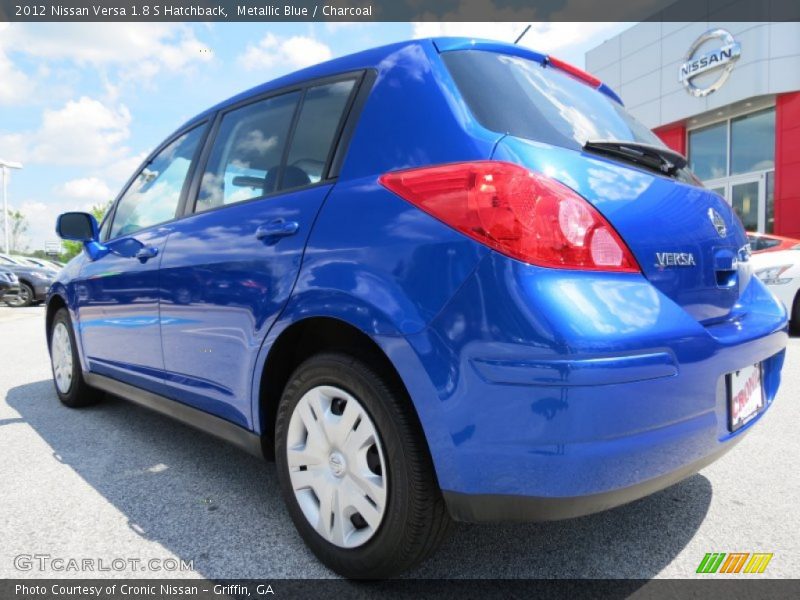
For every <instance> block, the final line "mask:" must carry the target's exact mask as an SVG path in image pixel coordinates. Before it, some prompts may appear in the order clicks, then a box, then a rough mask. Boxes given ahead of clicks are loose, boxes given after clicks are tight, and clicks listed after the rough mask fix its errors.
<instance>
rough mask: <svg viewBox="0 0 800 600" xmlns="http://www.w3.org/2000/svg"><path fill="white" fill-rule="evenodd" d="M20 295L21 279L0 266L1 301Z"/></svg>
mask: <svg viewBox="0 0 800 600" xmlns="http://www.w3.org/2000/svg"><path fill="white" fill-rule="evenodd" d="M17 294H19V279H17V276H16V275H15V274H14V272H13V271H9V270H8V269H6V268H5V267H3V266H0V300H2V301H5V298H6V297H8V298H12V297H15V296H17Z"/></svg>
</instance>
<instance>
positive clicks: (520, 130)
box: [442, 50, 664, 150]
mask: <svg viewBox="0 0 800 600" xmlns="http://www.w3.org/2000/svg"><path fill="white" fill-rule="evenodd" d="M442 58H443V60H444V62H445V64H446V65H447V68H448V69H449V71H450V73H451V74H452V76H453V79H454V80H455V82H456V85H457V86H458V89H459V91H460V92H461V95H462V96H463V97H464V100H465V101H466V103H467V105H468V106H469V108H470V110H471V111H472V113H473V114H474V115H475V118H476V119H477V120H478V121H479V122H480V123H481V125H483V126H484V127H486V128H487V129H491V130H492V131H497V132H499V133H508V134H510V135H513V136H515V137H521V138H526V139H529V140H535V141H538V142H544V143H547V144H552V145H554V146H561V147H565V148H571V149H575V150H578V149H580V148H582V147H583V145H584V144H585V143H586V142H587V141H588V140H621V141H626V142H630V141H635V142H640V143H645V144H653V145H657V146H663V145H664V144H663V143H662V142H661V140H659V138H658V137H657V136H656V135H655V134H654V133H652V132H651V131H650V130H649V129H648V128H647V127H645V126H644V125H642V124H641V123H639V122H638V121H637V120H636V119H635V118H634V117H633V116H632V115H631V114H630V113H628V111H626V110H625V108H624V107H623V106H621V105H620V104H619V103H617V102H615V101H614V100H612V99H611V98H609V97H608V96H606V95H605V94H603V93H601V92H598V91H597V90H595V89H593V88H591V87H589V86H588V85H586V84H584V83H581V82H580V81H578V80H576V79H574V78H572V77H570V76H569V75H567V74H565V73H563V72H561V71H559V70H558V69H554V68H550V67H544V66H542V64H540V63H538V62H536V61H532V60H528V59H525V58H519V57H517V56H509V55H506V54H498V53H496V52H485V51H481V50H462V51H455V52H446V53H444V54H443V55H442Z"/></svg>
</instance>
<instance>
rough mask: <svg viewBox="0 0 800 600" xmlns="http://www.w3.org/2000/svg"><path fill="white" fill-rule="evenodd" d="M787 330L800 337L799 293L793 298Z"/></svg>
mask: <svg viewBox="0 0 800 600" xmlns="http://www.w3.org/2000/svg"><path fill="white" fill-rule="evenodd" d="M789 319H790V321H789V328H790V329H792V331H793V332H794V333H796V334H798V335H800V291H799V292H797V295H796V296H795V297H794V303H793V306H792V313H791V314H790V315H789Z"/></svg>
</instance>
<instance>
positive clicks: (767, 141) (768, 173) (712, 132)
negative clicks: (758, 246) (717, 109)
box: [688, 107, 775, 233]
mask: <svg viewBox="0 0 800 600" xmlns="http://www.w3.org/2000/svg"><path fill="white" fill-rule="evenodd" d="M688 145H689V166H690V168H691V169H692V171H693V172H694V174H695V175H697V177H699V178H700V179H701V180H702V181H703V182H704V183H705V186H706V187H707V188H708V189H710V190H711V191H713V192H716V193H717V194H719V195H721V196H723V197H724V198H725V199H726V200H727V201H728V202H729V203H730V204H731V206H732V207H733V209H734V211H736V214H737V215H739V218H740V219H741V220H742V223H743V224H744V226H745V228H746V229H748V230H749V231H766V232H768V233H771V232H772V231H773V230H774V227H775V107H769V108H766V109H763V110H757V111H755V112H752V113H749V114H746V115H742V116H739V117H734V118H732V119H728V120H726V121H722V122H719V123H714V124H713V125H707V126H704V127H699V128H697V129H693V130H690V131H689V139H688Z"/></svg>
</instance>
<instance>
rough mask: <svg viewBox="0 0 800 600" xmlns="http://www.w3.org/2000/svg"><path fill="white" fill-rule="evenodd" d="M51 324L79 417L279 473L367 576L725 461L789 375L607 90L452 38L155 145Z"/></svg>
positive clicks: (728, 258)
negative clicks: (236, 455)
mask: <svg viewBox="0 0 800 600" xmlns="http://www.w3.org/2000/svg"><path fill="white" fill-rule="evenodd" d="M57 231H58V232H59V235H60V236H61V237H62V238H63V239H66V240H74V241H81V242H83V243H84V248H85V251H84V252H83V253H82V254H81V255H79V256H78V257H76V258H75V259H73V260H72V261H71V262H70V263H69V264H68V265H67V267H66V268H65V269H64V270H63V271H61V273H60V274H59V276H58V278H57V281H56V283H55V284H54V285H53V287H52V289H51V292H50V294H49V297H48V304H47V313H46V326H47V331H48V339H49V347H50V352H51V357H52V367H53V374H54V380H55V387H56V392H57V394H58V397H59V398H60V399H61V401H62V402H63V403H64V404H66V405H67V406H71V407H80V406H86V405H88V404H91V403H93V402H96V401H97V400H98V399H99V398H100V394H99V392H103V391H105V392H111V393H114V394H117V395H120V396H123V397H126V398H128V399H130V400H133V401H135V402H138V403H140V404H144V405H146V406H149V407H151V408H153V409H156V410H159V411H161V412H164V413H167V414H169V415H171V416H173V417H177V418H179V419H182V420H184V421H186V422H188V423H191V424H193V425H194V426H196V427H198V428H200V429H203V430H206V431H210V432H212V433H214V434H216V435H217V436H220V437H222V438H224V439H226V440H228V441H231V442H234V443H237V444H239V445H240V446H242V447H244V448H247V449H249V450H250V451H252V452H254V453H256V454H262V453H263V454H265V455H267V456H274V457H275V459H276V461H277V473H278V480H279V483H280V486H281V489H282V492H283V495H284V498H285V500H286V502H287V506H288V509H289V513H290V515H291V517H292V519H293V521H294V523H295V525H296V527H297V529H298V530H299V532H300V535H301V536H302V537H303V539H304V540H305V541H306V543H307V544H308V545H309V547H310V548H311V549H312V550H313V551H314V552H315V553H316V555H317V556H318V557H319V558H320V559H321V560H322V561H323V562H324V563H325V564H326V565H328V566H329V567H330V568H331V569H333V570H334V571H336V572H338V573H340V574H343V575H346V576H349V577H386V576H390V575H393V574H396V573H398V572H400V571H403V570H404V569H407V568H409V567H411V566H412V565H414V564H416V563H418V562H419V561H420V560H422V559H423V558H424V557H426V556H427V555H429V554H430V553H431V552H433V550H434V549H435V548H436V547H437V545H438V544H439V542H440V541H441V539H442V537H443V536H444V534H445V532H446V530H447V528H448V523H449V522H450V520H451V519H456V520H461V521H497V520H536V519H561V518H568V517H574V516H578V515H584V514H587V513H591V512H594V511H598V510H605V509H607V508H610V507H612V506H616V505H619V504H623V503H626V502H630V501H632V500H634V499H636V498H640V497H642V496H645V495H647V494H651V493H653V492H655V491H656V490H659V489H662V488H664V487H667V486H669V485H672V484H673V483H675V482H677V481H679V480H681V479H683V478H684V477H687V476H688V475H690V474H692V473H694V472H696V471H697V470H698V469H700V468H702V467H704V466H705V465H707V464H709V463H710V462H712V461H713V460H715V459H717V458H718V457H719V456H720V455H722V454H723V453H725V452H726V451H728V450H729V449H730V448H731V447H732V446H734V445H735V444H736V443H737V442H738V441H739V440H741V439H742V438H743V437H744V436H745V435H746V433H747V432H748V431H750V430H751V429H752V427H753V426H754V425H755V424H756V423H758V422H759V421H760V420H761V418H762V416H763V414H764V413H765V411H766V410H767V408H768V407H769V406H770V405H771V403H772V401H773V398H774V397H775V393H776V391H777V389H778V384H779V381H780V372H781V366H782V364H783V359H784V352H785V345H786V343H787V333H786V325H787V321H786V314H785V311H784V310H783V308H782V307H781V306H780V304H779V303H778V302H777V300H776V299H775V298H774V297H773V296H772V294H770V293H769V291H768V290H767V288H766V287H765V286H764V285H763V284H762V283H761V281H759V280H758V279H757V278H755V277H752V273H751V267H750V263H749V249H748V246H747V237H746V235H745V232H744V230H743V229H742V227H741V224H740V223H739V221H738V219H737V218H736V216H735V215H734V214H733V213H732V212H731V209H730V207H729V206H728V205H727V204H726V203H725V201H724V200H723V199H722V198H720V197H719V196H717V195H716V194H714V193H712V192H710V191H707V190H705V189H704V188H703V187H702V186H701V185H700V183H699V182H698V180H697V179H696V178H695V177H694V176H693V175H692V174H691V173H690V172H689V171H688V170H687V168H686V160H685V158H683V157H682V156H681V155H679V154H677V153H675V152H673V151H671V150H669V149H668V148H667V147H665V146H664V145H663V144H662V143H661V142H660V141H659V140H658V138H657V137H656V136H655V135H653V134H652V133H651V132H650V131H649V130H648V129H647V128H646V127H645V126H643V125H642V124H640V123H639V122H638V121H636V120H635V119H634V117H632V116H631V115H630V113H628V112H627V111H626V110H625V108H624V107H623V105H622V103H621V101H620V100H619V98H618V97H617V96H616V95H615V94H614V92H613V91H611V90H610V88H608V87H607V86H606V85H604V84H602V83H601V82H600V81H598V80H597V79H595V78H594V77H592V76H591V75H588V74H586V73H584V72H583V71H580V70H578V69H576V68H574V67H572V66H570V65H568V64H566V63H563V62H561V61H559V60H558V59H556V58H553V57H548V56H545V55H543V54H537V53H535V52H532V51H530V50H527V49H524V48H520V47H517V46H514V45H508V44H503V43H494V42H481V41H474V40H467V39H449V38H448V39H435V40H416V41H412V42H404V43H399V44H394V45H390V46H385V47H382V48H377V49H374V50H369V51H366V52H361V53H359V54H354V55H352V56H347V57H343V58H338V59H335V60H332V61H330V62H326V63H324V64H321V65H318V66H315V67H311V68H308V69H304V70H302V71H298V72H296V73H293V74H290V75H287V76H285V77H282V78H280V79H277V80H275V81H273V82H270V83H267V84H264V85H262V86H260V87H257V88H255V89H253V90H250V91H248V92H245V93H243V94H240V95H238V96H236V97H234V98H232V99H230V100H228V101H226V102H223V103H221V104H219V105H217V106H215V107H213V108H211V109H209V110H207V111H205V112H203V113H202V114H200V115H199V116H197V117H195V118H193V119H191V120H190V121H189V122H188V123H186V124H185V125H183V126H182V127H180V128H179V129H178V130H177V131H176V132H175V133H174V134H172V135H170V136H169V137H168V138H167V139H166V140H165V141H164V142H163V143H162V144H161V145H160V146H159V147H158V148H157V149H156V150H155V151H154V152H153V153H152V154H151V155H150V156H149V158H147V160H146V161H145V163H144V164H143V165H142V167H141V168H140V169H139V171H138V172H137V173H136V174H135V175H134V176H133V177H132V178H131V180H130V182H129V183H128V184H127V186H126V187H125V189H124V190H123V191H122V193H121V194H120V195H119V197H118V198H117V199H116V200H115V202H114V204H113V207H112V209H111V210H110V212H109V215H108V216H107V217H106V218H105V219H104V221H103V223H102V226H99V227H98V224H97V222H96V221H95V220H94V218H93V217H92V216H91V215H89V214H87V213H66V214H64V215H62V216H61V217H60V218H59V221H58V224H57Z"/></svg>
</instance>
